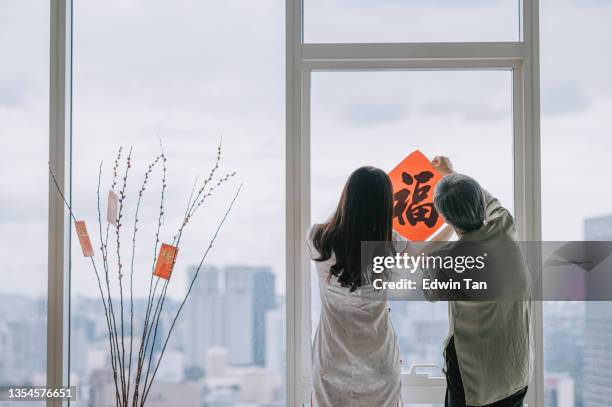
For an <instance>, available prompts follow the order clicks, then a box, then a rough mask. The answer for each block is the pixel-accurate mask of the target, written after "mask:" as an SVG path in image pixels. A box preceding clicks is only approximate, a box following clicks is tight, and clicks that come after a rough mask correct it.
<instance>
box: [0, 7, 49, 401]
mask: <svg viewBox="0 0 612 407" xmlns="http://www.w3.org/2000/svg"><path fill="white" fill-rule="evenodd" d="M0 54H1V55H2V63H0V138H1V140H2V145H3V146H4V147H5V149H6V151H5V152H4V154H3V157H2V160H0V185H2V193H1V195H2V198H0V236H1V239H2V243H1V245H2V258H3V268H2V275H3V276H4V277H3V280H2V284H0V386H8V385H13V386H17V387H19V386H28V385H32V384H35V385H45V384H46V371H47V363H46V359H47V354H46V350H47V341H46V337H47V335H46V333H47V238H48V236H47V230H48V228H47V219H48V196H49V188H48V185H49V175H48V172H47V171H48V170H47V168H48V167H47V162H48V161H49V147H48V146H49V5H48V4H46V2H32V1H29V2H26V1H21V0H9V1H3V2H2V12H0ZM9 404H10V403H9V402H6V403H2V402H0V405H9ZM19 404H21V403H19ZM26 404H28V403H24V405H26ZM36 405H38V404H36Z"/></svg>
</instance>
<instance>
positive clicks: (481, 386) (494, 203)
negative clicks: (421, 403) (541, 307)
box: [426, 156, 533, 407]
mask: <svg viewBox="0 0 612 407" xmlns="http://www.w3.org/2000/svg"><path fill="white" fill-rule="evenodd" d="M432 164H433V166H434V168H436V169H437V170H438V171H439V172H440V173H441V174H442V175H443V176H444V177H443V178H442V179H441V180H440V182H439V183H438V185H437V186H436V190H435V193H434V205H435V207H436V209H437V210H438V212H439V213H440V214H441V215H442V216H443V217H444V219H445V220H446V222H447V223H448V224H449V225H451V226H452V227H453V228H454V229H455V232H456V233H457V235H458V236H459V241H458V242H457V244H459V243H460V242H461V241H471V242H478V241H495V242H496V241H516V240H517V235H516V229H515V226H514V219H513V218H512V215H511V214H510V213H509V212H508V210H507V209H506V208H504V207H503V206H502V205H501V204H500V202H499V201H498V200H497V199H495V198H494V197H493V196H491V194H489V193H488V192H487V191H486V190H484V189H483V188H481V186H480V184H478V182H477V181H476V180H475V179H473V178H470V177H468V176H466V175H462V174H458V173H456V172H455V171H454V170H453V166H452V164H451V162H450V160H449V159H448V157H442V156H438V157H435V158H434V159H433V160H432ZM503 272H504V273H508V274H509V275H512V277H513V278H514V277H515V276H516V277H517V278H522V277H524V275H525V269H524V263H522V262H521V261H519V259H517V260H516V262H509V264H504V270H503ZM426 295H427V294H426ZM428 298H429V297H428ZM430 299H431V298H430ZM525 299H526V300H524V301H520V300H519V301H449V303H448V304H449V325H450V328H449V335H448V338H447V340H446V342H445V346H444V348H445V351H444V357H445V361H446V369H445V372H446V381H447V391H446V400H445V406H447V407H458V406H460V407H464V406H491V407H518V406H522V405H523V400H524V398H525V395H526V393H527V385H528V383H529V380H530V377H531V374H532V370H533V346H532V343H533V341H532V336H531V332H530V318H531V304H530V296H529V295H528V294H527V295H526V296H525Z"/></svg>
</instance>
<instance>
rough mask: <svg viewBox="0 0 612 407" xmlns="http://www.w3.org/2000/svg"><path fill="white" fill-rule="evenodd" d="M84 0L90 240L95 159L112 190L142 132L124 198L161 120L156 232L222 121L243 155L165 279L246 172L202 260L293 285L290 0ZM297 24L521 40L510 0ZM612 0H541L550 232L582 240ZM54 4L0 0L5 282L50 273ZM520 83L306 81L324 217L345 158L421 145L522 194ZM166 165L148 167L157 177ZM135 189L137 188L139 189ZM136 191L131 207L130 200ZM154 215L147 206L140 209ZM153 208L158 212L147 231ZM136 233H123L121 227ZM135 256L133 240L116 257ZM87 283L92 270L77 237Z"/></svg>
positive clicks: (422, 77)
mask: <svg viewBox="0 0 612 407" xmlns="http://www.w3.org/2000/svg"><path fill="white" fill-rule="evenodd" d="M75 3H76V6H75V10H74V18H75V22H74V24H75V25H74V116H73V120H74V121H73V123H74V133H73V149H74V153H73V171H74V172H73V177H74V185H73V200H74V206H75V211H76V212H77V214H78V216H79V217H80V218H83V219H85V220H86V221H88V223H89V227H90V232H92V235H93V237H94V239H95V238H96V233H97V228H96V227H95V223H96V212H95V204H96V196H95V189H96V181H97V169H98V164H99V162H100V161H101V160H103V161H104V169H105V172H104V180H103V181H104V182H105V185H106V186H105V187H104V188H103V189H108V182H109V177H110V175H111V169H110V166H111V162H112V160H113V157H114V154H115V151H116V149H117V148H118V147H119V145H123V146H124V147H129V146H133V148H134V155H133V162H134V167H133V168H132V170H133V171H132V173H131V175H130V178H129V180H130V183H131V184H130V186H129V187H128V195H130V194H131V196H132V197H133V196H134V195H133V191H134V190H135V188H137V186H138V184H139V183H140V180H141V178H142V173H143V171H144V169H145V167H146V166H147V165H148V163H149V161H150V160H151V159H153V157H154V156H155V154H157V149H158V138H159V137H161V138H162V139H163V140H164V143H165V146H166V152H167V155H168V167H169V169H168V188H169V189H168V194H167V196H168V201H167V205H168V209H167V216H166V218H165V228H164V229H163V232H162V238H163V239H164V240H171V238H172V235H173V230H174V229H175V228H176V226H177V224H178V222H179V217H180V215H181V213H182V211H183V210H184V205H185V203H186V199H187V196H188V195H189V192H190V189H191V186H192V184H193V181H194V178H195V177H196V176H197V175H201V176H204V175H205V174H207V172H208V169H209V167H210V165H211V163H212V160H213V159H214V155H215V150H216V145H217V142H218V140H219V138H220V137H221V136H222V137H223V144H224V153H223V154H224V158H223V162H222V168H221V171H222V172H225V171H237V172H238V175H237V177H236V179H235V181H233V182H232V183H230V184H228V185H226V186H224V187H223V188H222V189H220V190H219V191H218V192H219V193H218V194H217V195H215V196H214V197H213V199H212V200H211V201H210V204H209V206H206V207H204V208H203V209H202V210H201V212H200V213H199V215H198V216H197V218H196V220H195V222H194V223H193V224H192V225H191V229H189V230H188V231H187V234H186V236H185V237H184V242H185V244H184V246H183V247H182V249H181V255H180V259H179V263H178V265H177V270H176V274H175V278H173V285H172V293H173V294H174V295H178V294H180V293H181V292H183V290H184V287H185V270H186V268H187V267H188V266H189V265H191V264H193V263H194V262H196V261H197V260H198V259H199V257H200V254H201V252H202V249H203V248H204V247H205V246H206V244H207V242H208V239H209V237H210V235H211V233H212V232H213V228H214V225H215V222H216V221H217V219H218V218H219V217H220V216H221V215H222V213H223V210H224V208H225V206H226V205H227V204H228V202H229V200H230V199H231V195H232V194H233V191H234V188H235V187H237V185H238V184H239V183H243V184H244V187H243V190H242V193H241V196H240V198H239V201H238V203H237V205H236V207H235V210H234V211H233V213H232V214H231V217H230V220H229V223H228V224H227V227H225V228H224V230H223V231H222V233H221V235H220V240H219V242H218V244H217V245H216V246H215V248H214V250H213V252H212V254H211V256H210V257H209V262H210V263H211V264H217V265H225V264H252V265H269V266H270V267H272V269H273V270H274V272H275V273H276V275H277V288H278V291H279V292H282V291H283V290H284V262H285V257H284V247H285V243H284V230H285V214H284V205H285V175H284V169H285V167H284V166H285V160H284V153H285V142H284V117H285V116H284V89H285V82H284V64H285V60H284V32H285V27H284V1H282V0H265V1H258V2H252V1H244V0H227V1H223V2H207V1H200V0H178V1H173V2H168V1H161V0H153V1H151V0H149V1H146V2H145V1H142V0H111V1H107V2H99V1H95V0H79V1H78V2H75ZM305 3H306V5H305V8H306V15H305V38H306V40H307V41H312V42H335V41H355V42H357V41H359V42H376V41H391V42H398V41H474V40H484V41H512V40H516V39H517V37H518V24H519V20H518V12H517V10H518V7H517V4H516V1H501V0H500V1H484V0H470V1H466V2H462V7H457V6H456V4H457V2H453V1H450V0H438V1H434V2H422V3H421V4H420V5H418V4H416V3H418V2H412V1H410V2H408V1H400V0H385V1H379V2H376V8H373V7H372V5H371V4H373V3H372V2H367V1H354V0H352V1H348V0H342V1H340V0H337V1H333V2H332V1H323V0H317V1H312V0H311V1H308V0H307V1H305ZM611 16H612V4H611V3H610V2H607V1H603V0H586V1H578V0H574V1H569V0H541V53H542V60H541V69H542V73H541V81H542V89H541V91H542V177H543V178H542V184H543V231H544V238H545V239H548V240H569V239H582V238H583V221H584V219H585V218H586V217H590V216H596V215H604V214H612V205H611V204H610V202H611V201H612V185H611V184H610V182H609V181H608V176H607V174H608V173H609V168H608V167H609V164H608V160H609V156H610V152H611V151H612V135H611V134H610V132H611V131H610V126H609V118H610V111H611V110H612V80H611V79H612V78H611V77H610V72H612V56H611V55H610V53H609V52H607V50H608V48H609V44H608V41H609V38H611V36H612V27H610V25H609V19H610V17H611ZM48 19H49V15H48V5H47V1H44V0H27V1H23V0H4V1H2V5H1V6H0V50H1V51H2V55H3V58H2V63H1V64H0V137H1V138H2V141H3V146H4V147H5V153H4V154H3V159H2V160H1V161H0V180H1V183H2V184H1V186H2V195H1V198H0V233H1V235H2V251H3V258H4V259H7V260H5V268H4V271H3V272H4V274H5V276H6V278H5V279H4V280H3V284H2V286H1V287H0V292H2V293H24V292H25V293H32V294H43V293H44V292H45V291H46V261H47V254H46V244H47V240H46V239H47V236H46V230H47V226H46V217H47V207H46V205H47V172H46V165H47V164H46V163H47V159H48V136H47V131H48V130H47V129H48V41H49V39H48V30H49V25H48ZM511 119H512V111H511V81H510V73H509V72H505V71H487V72H393V73H381V72H378V73H372V72H370V73H317V74H315V75H314V77H313V85H312V170H313V174H312V207H313V214H312V218H313V220H314V221H322V220H323V219H324V218H325V217H326V216H327V215H328V214H329V211H330V210H331V208H333V206H334V205H335V203H336V202H337V198H338V194H339V189H340V188H341V186H342V183H343V182H344V180H345V179H346V176H347V175H348V174H349V173H350V171H352V170H353V169H354V168H356V167H358V166H361V165H365V164H370V165H376V166H379V167H381V168H384V169H387V170H389V169H391V168H392V167H393V166H394V165H395V164H396V163H397V162H399V161H400V160H401V159H402V158H403V157H404V156H405V155H406V154H408V153H410V152H411V151H412V150H414V149H416V148H418V149H421V150H422V151H423V152H424V153H426V154H427V155H428V156H430V157H431V156H433V155H435V154H438V153H441V154H445V155H448V156H450V157H451V158H452V159H453V160H454V161H455V163H456V167H457V170H459V171H464V172H466V173H469V174H470V175H473V176H475V177H477V178H478V179H479V180H480V181H481V183H482V184H483V185H484V186H485V187H486V188H488V189H489V190H491V192H493V193H495V194H496V195H498V196H499V197H500V199H501V200H502V202H504V203H505V204H506V205H507V206H509V207H510V206H511V205H512V156H511V154H512V133H511V131H512V127H511ZM154 179H157V178H154ZM147 192H149V193H150V195H147V196H146V197H145V205H144V207H143V212H142V214H143V216H142V222H143V227H142V228H141V232H142V237H141V240H140V241H139V249H138V250H137V255H136V274H137V276H138V277H137V279H136V280H135V281H136V282H137V284H136V286H137V289H136V290H137V293H138V294H139V295H144V293H145V290H144V288H143V287H144V285H145V282H147V281H148V276H149V274H148V273H150V267H151V264H150V263H151V258H152V249H151V245H150V242H148V241H147V239H146V236H150V231H151V230H152V226H151V224H150V223H151V222H152V221H153V219H154V215H155V208H156V207H157V205H158V202H157V193H158V187H156V186H153V185H152V187H151V188H150V190H148V191H147ZM131 202H133V201H131ZM132 210H133V207H128V209H127V211H128V212H127V213H128V217H127V219H128V222H126V223H127V227H128V228H129V227H131V225H130V224H129V223H130V222H131V221H130V219H131V211H132ZM147 222H148V223H147ZM147 225H148V229H147ZM125 242H126V243H127V235H126V240H125ZM124 256H125V255H124ZM72 287H73V289H74V292H75V294H76V295H87V296H93V295H95V289H96V285H95V279H94V278H93V275H92V272H91V270H90V268H89V265H88V263H87V262H85V261H84V260H83V258H82V257H81V256H80V252H79V248H78V246H75V250H74V258H73V283H72Z"/></svg>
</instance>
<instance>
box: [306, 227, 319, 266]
mask: <svg viewBox="0 0 612 407" xmlns="http://www.w3.org/2000/svg"><path fill="white" fill-rule="evenodd" d="M317 226H318V225H312V226H310V227H309V228H308V231H306V246H307V247H308V256H309V257H310V259H311V260H313V259H316V258H319V256H320V255H319V252H318V251H317V249H315V247H314V243H313V241H312V238H313V234H314V232H315V230H316V228H317Z"/></svg>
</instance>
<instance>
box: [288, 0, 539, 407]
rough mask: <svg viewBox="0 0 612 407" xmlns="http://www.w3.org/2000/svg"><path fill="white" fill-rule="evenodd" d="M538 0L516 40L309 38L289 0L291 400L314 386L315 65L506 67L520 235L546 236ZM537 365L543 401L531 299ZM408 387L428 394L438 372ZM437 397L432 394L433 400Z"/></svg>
mask: <svg viewBox="0 0 612 407" xmlns="http://www.w3.org/2000/svg"><path fill="white" fill-rule="evenodd" d="M538 5H539V4H538V0H523V2H522V4H521V6H522V7H521V9H520V10H521V11H520V12H521V23H522V24H521V28H520V31H521V33H520V34H521V38H520V41H517V42H476V43H475V42H471V43H368V44H350V43H346V44H345V43H343V44H311V43H304V41H303V31H304V30H303V29H304V27H303V18H302V16H303V3H302V1H301V0H287V1H286V58H287V65H286V194H287V196H286V216H287V218H286V236H287V246H286V258H287V287H286V290H287V291H286V294H287V295H286V301H287V303H286V307H287V319H286V320H287V357H286V360H287V381H286V383H287V405H288V406H300V405H304V404H308V403H309V402H310V398H311V386H310V347H311V339H310V338H311V329H310V321H311V316H310V298H311V297H310V281H311V280H310V264H309V259H308V256H307V247H306V242H305V235H306V231H307V230H308V227H309V226H310V223H311V220H310V80H311V74H312V72H316V71H338V72H341V71H363V70H368V71H385V70H482V69H509V70H511V71H512V75H513V81H512V82H513V89H512V98H513V125H514V126H513V132H514V135H513V136H514V206H515V208H514V209H515V217H516V220H517V229H518V232H519V236H520V238H521V239H522V240H535V241H538V240H541V213H540V132H539V126H540V103H539V35H538V32H539V18H538ZM533 311H534V312H533V328H534V330H533V331H534V337H535V338H534V339H535V346H534V347H535V351H536V352H535V353H536V362H535V371H534V375H533V379H532V381H531V383H530V386H529V392H528V395H527V398H526V403H527V404H528V405H529V406H538V407H540V406H542V405H543V346H542V332H543V330H542V303H541V302H534V310H533ZM421 383H422V384H420V385H416V386H414V387H411V388H410V389H409V393H411V394H415V395H416V397H418V398H421V399H422V400H423V401H427V397H428V396H427V394H429V393H430V392H431V388H432V387H438V388H439V387H440V385H441V383H440V381H439V379H438V380H435V379H430V380H425V381H421ZM432 401H433V400H432Z"/></svg>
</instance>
